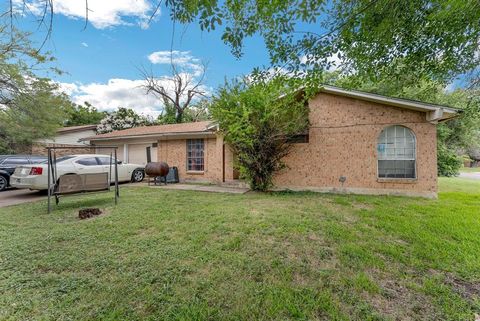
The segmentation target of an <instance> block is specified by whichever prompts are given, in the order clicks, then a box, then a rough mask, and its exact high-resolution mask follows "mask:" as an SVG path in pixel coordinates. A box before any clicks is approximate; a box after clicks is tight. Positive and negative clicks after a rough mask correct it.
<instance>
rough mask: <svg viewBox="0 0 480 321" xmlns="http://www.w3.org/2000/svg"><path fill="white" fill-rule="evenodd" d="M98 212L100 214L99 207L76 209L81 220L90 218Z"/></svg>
mask: <svg viewBox="0 0 480 321" xmlns="http://www.w3.org/2000/svg"><path fill="white" fill-rule="evenodd" d="M100 214H102V211H101V210H100V209H99V208H82V209H81V210H80V211H78V217H79V218H80V219H81V220H85V219H87V218H92V217H95V216H98V215H100Z"/></svg>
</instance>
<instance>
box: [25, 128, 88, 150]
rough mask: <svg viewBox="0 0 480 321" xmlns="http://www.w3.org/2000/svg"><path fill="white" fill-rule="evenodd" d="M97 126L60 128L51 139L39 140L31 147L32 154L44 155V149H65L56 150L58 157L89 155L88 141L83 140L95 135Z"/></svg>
mask: <svg viewBox="0 0 480 321" xmlns="http://www.w3.org/2000/svg"><path fill="white" fill-rule="evenodd" d="M96 129H97V125H80V126H70V127H62V128H60V129H58V130H57V133H56V135H55V137H54V138H52V139H39V140H37V141H35V143H34V144H33V145H32V154H34V155H46V154H47V150H46V147H53V146H56V147H65V149H61V150H58V151H57V152H58V155H68V154H82V153H90V152H91V151H92V150H91V148H90V147H89V141H88V140H84V139H85V138H87V137H90V136H93V135H95V134H96ZM82 146H84V147H85V148H84V149H78V148H75V149H68V147H82Z"/></svg>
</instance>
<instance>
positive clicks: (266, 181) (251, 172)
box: [210, 78, 308, 191]
mask: <svg viewBox="0 0 480 321" xmlns="http://www.w3.org/2000/svg"><path fill="white" fill-rule="evenodd" d="M306 96H307V95H306V94H299V93H298V91H296V90H295V87H294V85H293V84H292V83H290V82H285V81H284V80H283V79H281V78H275V79H270V80H268V81H256V82H248V81H236V82H233V83H230V84H229V83H227V84H226V85H225V86H224V87H222V88H220V90H219V92H218V94H217V95H216V97H214V99H213V103H212V106H211V107H210V110H211V113H212V116H213V118H214V119H215V120H216V121H217V122H218V125H219V128H220V131H221V132H222V133H223V135H224V138H225V141H226V142H227V143H229V145H230V146H231V148H232V150H233V152H234V153H235V154H236V157H237V163H238V167H239V169H240V173H241V174H242V177H243V178H245V179H246V180H247V182H248V183H249V184H250V187H251V188H252V189H253V190H259V191H265V190H267V189H268V188H270V187H271V186H272V179H273V175H274V174H275V172H277V171H279V170H280V169H282V168H283V167H284V166H285V165H284V163H283V162H282V159H283V158H284V157H285V156H286V155H288V153H289V152H290V149H291V145H292V143H291V141H290V140H291V138H293V137H294V136H296V135H298V134H301V133H304V132H305V131H306V130H308V108H307V107H306V99H307V97H306Z"/></svg>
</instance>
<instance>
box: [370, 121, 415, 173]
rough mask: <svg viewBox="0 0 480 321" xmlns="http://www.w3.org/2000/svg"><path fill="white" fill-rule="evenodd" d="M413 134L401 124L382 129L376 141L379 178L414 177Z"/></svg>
mask: <svg viewBox="0 0 480 321" xmlns="http://www.w3.org/2000/svg"><path fill="white" fill-rule="evenodd" d="M415 145H416V144H415V135H414V134H413V132H412V131H411V130H410V129H408V128H406V127H403V126H398V125H395V126H389V127H386V128H384V129H383V130H382V132H381V133H380V136H379V137H378V142H377V151H378V177H379V178H416V176H417V173H416V166H415V161H416V151H415Z"/></svg>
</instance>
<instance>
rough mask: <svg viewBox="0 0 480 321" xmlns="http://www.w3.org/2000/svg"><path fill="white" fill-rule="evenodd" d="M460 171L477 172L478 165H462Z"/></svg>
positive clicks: (478, 169) (479, 168)
mask: <svg viewBox="0 0 480 321" xmlns="http://www.w3.org/2000/svg"><path fill="white" fill-rule="evenodd" d="M460 172H464V173H478V172H480V167H462V168H460Z"/></svg>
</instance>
